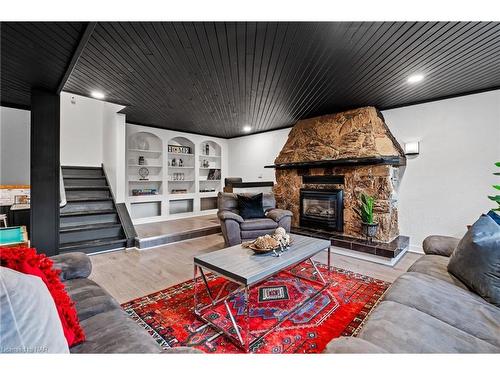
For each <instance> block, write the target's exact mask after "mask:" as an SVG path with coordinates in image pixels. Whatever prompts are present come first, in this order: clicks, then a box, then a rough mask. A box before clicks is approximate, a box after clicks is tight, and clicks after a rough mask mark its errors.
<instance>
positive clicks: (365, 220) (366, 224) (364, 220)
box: [356, 193, 378, 242]
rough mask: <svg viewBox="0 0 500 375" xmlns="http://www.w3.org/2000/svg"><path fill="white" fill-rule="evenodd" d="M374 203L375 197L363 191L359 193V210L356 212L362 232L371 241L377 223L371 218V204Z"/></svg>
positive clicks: (375, 232) (376, 228) (375, 231)
mask: <svg viewBox="0 0 500 375" xmlns="http://www.w3.org/2000/svg"><path fill="white" fill-rule="evenodd" d="M374 204H375V198H374V197H372V196H370V195H367V194H365V193H361V207H360V210H357V211H356V212H357V213H358V215H359V216H360V217H361V225H362V228H363V233H364V235H365V236H366V238H367V239H368V241H370V242H371V241H372V240H373V237H375V235H376V234H377V230H378V223H376V222H374V220H373V206H374Z"/></svg>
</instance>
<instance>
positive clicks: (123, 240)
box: [59, 237, 127, 251]
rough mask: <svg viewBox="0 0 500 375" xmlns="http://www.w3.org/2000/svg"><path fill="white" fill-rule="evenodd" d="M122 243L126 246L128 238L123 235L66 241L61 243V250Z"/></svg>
mask: <svg viewBox="0 0 500 375" xmlns="http://www.w3.org/2000/svg"><path fill="white" fill-rule="evenodd" d="M120 243H122V244H123V245H124V247H125V244H126V243H127V239H126V238H123V237H106V238H100V239H98V240H90V241H89V240H86V241H76V242H66V243H65V244H61V245H59V250H60V251H65V250H71V249H75V248H80V247H96V246H104V245H113V244H120Z"/></svg>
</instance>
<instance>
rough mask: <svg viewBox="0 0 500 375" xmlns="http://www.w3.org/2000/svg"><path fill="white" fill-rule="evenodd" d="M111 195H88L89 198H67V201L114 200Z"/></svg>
mask: <svg viewBox="0 0 500 375" xmlns="http://www.w3.org/2000/svg"><path fill="white" fill-rule="evenodd" d="M112 200H113V198H111V197H88V198H66V202H68V203H71V202H100V201H112Z"/></svg>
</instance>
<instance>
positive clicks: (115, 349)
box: [70, 309, 163, 354]
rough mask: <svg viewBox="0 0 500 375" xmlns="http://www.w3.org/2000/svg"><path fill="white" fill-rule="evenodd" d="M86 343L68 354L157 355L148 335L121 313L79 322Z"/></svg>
mask: <svg viewBox="0 0 500 375" xmlns="http://www.w3.org/2000/svg"><path fill="white" fill-rule="evenodd" d="M81 325H82V327H83V329H84V330H85V334H86V340H85V342H84V343H82V344H80V345H76V346H74V347H72V348H71V349H70V352H71V353H103V354H105V353H161V352H162V351H163V349H162V348H161V347H160V345H159V344H157V343H156V342H155V340H153V339H152V338H151V335H150V334H149V333H148V332H147V331H146V330H145V329H144V328H142V327H140V326H139V324H137V323H136V322H134V321H133V320H132V319H130V318H129V317H128V315H127V313H125V311H123V310H122V309H111V310H109V311H106V312H101V313H97V314H95V315H92V316H90V317H88V318H87V319H85V320H82V321H81Z"/></svg>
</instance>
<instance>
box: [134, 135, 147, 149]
mask: <svg viewBox="0 0 500 375" xmlns="http://www.w3.org/2000/svg"><path fill="white" fill-rule="evenodd" d="M135 147H136V148H137V149H138V150H149V142H148V140H147V139H146V137H144V136H139V137H137V138H136V140H135Z"/></svg>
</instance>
